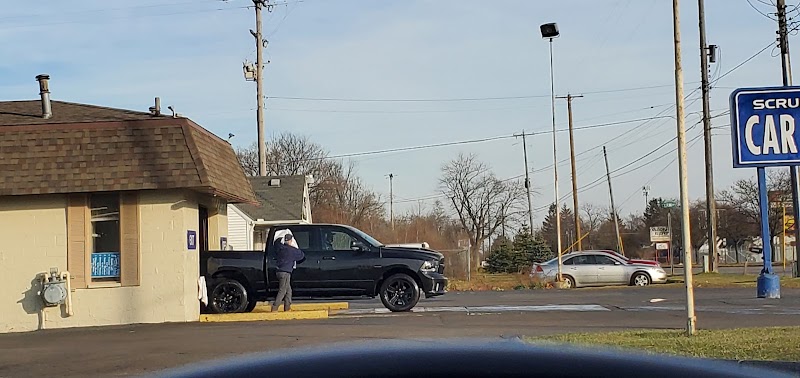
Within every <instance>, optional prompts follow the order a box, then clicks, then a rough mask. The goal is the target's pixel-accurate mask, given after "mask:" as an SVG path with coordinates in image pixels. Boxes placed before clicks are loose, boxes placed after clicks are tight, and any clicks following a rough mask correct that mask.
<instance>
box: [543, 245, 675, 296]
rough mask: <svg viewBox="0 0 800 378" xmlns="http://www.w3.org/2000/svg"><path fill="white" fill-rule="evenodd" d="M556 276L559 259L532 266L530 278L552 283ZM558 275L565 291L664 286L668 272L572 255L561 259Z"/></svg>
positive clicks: (592, 255) (605, 255)
mask: <svg viewBox="0 0 800 378" xmlns="http://www.w3.org/2000/svg"><path fill="white" fill-rule="evenodd" d="M557 274H558V258H554V259H552V260H550V261H547V262H544V263H540V264H533V269H532V271H531V277H533V278H535V279H538V280H540V281H542V282H553V281H555V280H556V276H557ZM561 275H562V277H563V278H564V281H565V282H566V285H567V287H569V288H573V287H581V286H606V285H635V286H647V285H650V284H651V283H666V282H667V272H665V271H664V269H662V268H661V267H660V266H655V265H645V264H635V263H628V262H625V261H623V260H622V259H618V258H616V257H614V256H611V255H609V254H608V253H598V252H575V253H570V254H567V255H563V256H562V269H561Z"/></svg>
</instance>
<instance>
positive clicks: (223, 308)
mask: <svg viewBox="0 0 800 378" xmlns="http://www.w3.org/2000/svg"><path fill="white" fill-rule="evenodd" d="M209 297H210V298H209V303H208V307H210V308H211V311H212V312H214V313H216V314H226V313H233V312H243V311H244V310H245V309H247V306H248V305H249V302H248V300H247V289H245V288H244V286H243V285H242V284H241V283H240V282H239V281H236V280H232V279H229V278H225V279H222V280H220V281H219V282H217V284H216V285H214V288H213V289H211V293H210V295H209Z"/></svg>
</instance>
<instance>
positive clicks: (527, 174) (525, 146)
mask: <svg viewBox="0 0 800 378" xmlns="http://www.w3.org/2000/svg"><path fill="white" fill-rule="evenodd" d="M522 156H523V158H524V159H525V192H526V193H527V196H528V222H529V224H528V227H529V231H530V233H531V235H533V203H532V202H531V178H530V170H528V144H527V143H526V142H525V130H522ZM503 226H504V227H505V219H504V220H503ZM503 235H505V231H503Z"/></svg>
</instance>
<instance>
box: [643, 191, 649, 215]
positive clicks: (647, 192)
mask: <svg viewBox="0 0 800 378" xmlns="http://www.w3.org/2000/svg"><path fill="white" fill-rule="evenodd" d="M642 193H643V194H644V211H647V208H648V207H650V198H649V195H650V187H649V186H647V185H645V186H643V187H642Z"/></svg>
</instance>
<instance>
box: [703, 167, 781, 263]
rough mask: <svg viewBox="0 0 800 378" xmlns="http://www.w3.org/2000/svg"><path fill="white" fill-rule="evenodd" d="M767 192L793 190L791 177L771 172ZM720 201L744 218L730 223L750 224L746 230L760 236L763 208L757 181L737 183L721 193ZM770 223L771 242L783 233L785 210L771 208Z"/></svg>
mask: <svg viewBox="0 0 800 378" xmlns="http://www.w3.org/2000/svg"><path fill="white" fill-rule="evenodd" d="M767 190H768V191H770V192H783V193H786V192H789V191H790V190H791V184H790V182H789V175H788V174H787V173H786V171H785V170H780V171H770V172H769V175H768V176H767ZM718 201H720V202H722V203H723V204H724V205H725V206H727V207H730V208H731V209H732V210H733V211H734V213H735V214H738V215H740V216H741V217H742V219H738V220H733V219H729V220H728V222H745V223H749V224H750V226H746V227H744V229H745V230H751V232H755V235H753V236H757V235H759V234H760V233H759V230H760V229H761V228H760V226H759V225H760V224H761V208H760V206H759V198H758V182H757V181H756V180H754V179H752V178H751V179H742V180H739V181H736V182H735V183H733V185H731V187H730V188H728V189H725V190H723V191H722V192H720V193H719V195H718ZM768 223H769V229H770V236H771V238H770V240H772V237H774V236H777V235H781V234H782V233H783V209H782V208H781V207H780V206H770V207H769V217H768ZM728 227H734V225H730V223H729V226H728ZM737 228H739V227H737ZM740 238H742V235H739V238H737V239H740ZM774 250H775V248H773V252H774Z"/></svg>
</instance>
